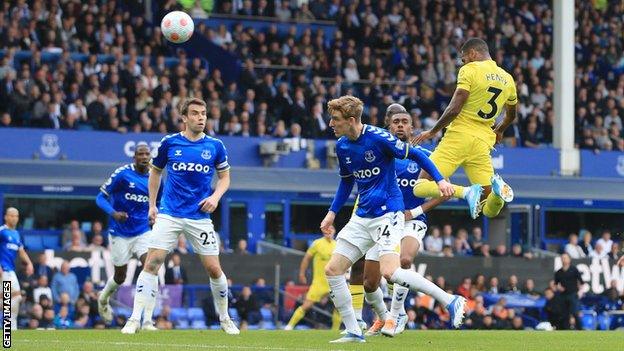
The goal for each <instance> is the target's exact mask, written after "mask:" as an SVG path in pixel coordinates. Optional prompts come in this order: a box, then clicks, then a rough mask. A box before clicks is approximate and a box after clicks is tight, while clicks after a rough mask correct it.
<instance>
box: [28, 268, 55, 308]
mask: <svg viewBox="0 0 624 351" xmlns="http://www.w3.org/2000/svg"><path fill="white" fill-rule="evenodd" d="M41 296H47V297H48V298H52V289H50V287H49V286H48V276H47V275H40V276H39V278H37V287H36V288H35V289H34V290H33V301H34V302H35V303H36V304H38V303H39V300H40V298H41ZM41 312H42V313H43V311H41Z"/></svg>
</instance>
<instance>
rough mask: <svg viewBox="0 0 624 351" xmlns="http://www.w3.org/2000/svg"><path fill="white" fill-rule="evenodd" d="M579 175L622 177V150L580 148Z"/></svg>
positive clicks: (623, 168) (623, 170) (623, 155)
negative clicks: (595, 151)
mask: <svg viewBox="0 0 624 351" xmlns="http://www.w3.org/2000/svg"><path fill="white" fill-rule="evenodd" d="M581 176H583V177H600V178H605V177H607V178H620V179H624V152H619V151H601V152H599V153H594V152H593V151H590V150H581Z"/></svg>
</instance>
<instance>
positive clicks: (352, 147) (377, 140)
mask: <svg viewBox="0 0 624 351" xmlns="http://www.w3.org/2000/svg"><path fill="white" fill-rule="evenodd" d="M362 110H363V104H362V101H360V100H359V99H358V98H356V97H353V96H343V97H341V98H338V99H334V100H332V101H330V102H329V103H328V111H329V113H330V115H331V121H330V126H331V127H332V128H333V130H334V133H335V134H336V136H337V137H339V139H338V142H337V143H336V154H337V156H338V162H339V166H340V176H341V181H340V185H339V187H338V190H337V191H336V196H335V198H334V201H333V203H332V205H331V207H330V209H329V211H328V212H327V215H326V216H325V218H324V219H323V221H322V222H321V230H322V231H323V232H329V231H330V230H331V229H332V228H331V227H332V226H333V222H334V219H335V217H336V213H337V212H338V211H339V210H340V208H341V207H342V206H343V205H344V203H345V202H346V200H347V198H348V196H349V194H350V193H351V190H352V189H353V185H354V184H355V183H357V185H358V189H357V191H358V196H359V203H358V208H357V210H356V212H355V214H354V215H353V216H352V217H351V219H350V220H349V223H347V225H346V226H345V227H344V228H343V229H342V230H341V231H340V233H339V234H338V240H337V244H336V250H335V251H334V253H333V254H332V257H331V259H330V261H329V263H328V264H327V266H326V267H325V274H326V275H327V281H328V282H329V286H330V289H331V292H330V297H331V298H332V300H333V302H334V305H335V306H336V309H338V311H339V312H340V314H341V316H342V320H343V321H344V323H345V327H346V331H347V334H346V335H344V336H343V337H342V338H340V339H337V340H334V341H332V342H364V341H365V340H364V337H363V336H362V330H361V329H360V328H359V326H358V323H357V320H356V318H355V312H354V310H353V306H352V305H351V295H350V293H349V289H348V287H347V282H346V280H345V277H344V274H345V273H346V271H347V270H348V269H349V267H351V265H353V263H355V262H356V261H357V260H358V259H359V258H360V257H362V256H364V254H365V253H367V252H368V250H369V249H371V248H372V247H373V246H375V245H378V251H377V252H378V255H379V257H378V260H379V266H380V271H381V274H382V275H383V276H384V277H385V278H386V279H387V280H388V281H389V282H393V283H398V284H400V285H403V286H406V287H408V288H410V289H415V288H416V286H418V278H419V277H418V275H417V274H416V272H414V271H410V270H406V269H402V268H401V267H400V260H399V255H398V251H399V250H398V246H399V244H400V241H401V239H402V237H403V226H404V222H405V218H404V214H403V211H404V205H403V197H402V195H401V190H400V189H399V187H398V185H397V181H396V171H395V163H394V159H395V158H399V159H404V158H408V159H410V160H413V161H416V163H418V164H419V165H420V166H421V167H422V168H423V169H425V170H426V171H427V173H429V174H433V175H432V177H433V178H434V179H435V181H436V182H437V184H438V187H439V190H440V193H441V195H443V196H450V195H452V194H453V187H452V186H451V185H450V184H449V183H448V182H447V181H446V180H444V178H442V176H441V175H440V173H439V172H438V170H437V169H436V168H435V165H433V163H432V162H431V161H430V160H429V158H428V157H427V155H426V154H424V153H423V152H422V151H420V150H419V149H417V148H414V147H410V146H409V145H407V144H406V143H404V142H402V141H401V140H398V139H397V138H396V137H394V136H393V135H391V134H390V133H388V132H387V131H385V130H383V129H380V128H377V127H373V126H368V125H364V124H362V121H361V116H362ZM371 258H372V257H371ZM420 278H422V277H420ZM450 302H451V301H448V303H450ZM451 313H453V311H451Z"/></svg>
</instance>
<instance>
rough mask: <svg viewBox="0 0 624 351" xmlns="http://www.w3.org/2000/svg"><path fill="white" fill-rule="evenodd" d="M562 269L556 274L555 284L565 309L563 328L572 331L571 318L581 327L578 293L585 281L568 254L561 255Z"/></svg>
mask: <svg viewBox="0 0 624 351" xmlns="http://www.w3.org/2000/svg"><path fill="white" fill-rule="evenodd" d="M561 264H562V267H561V269H559V270H558V271H557V272H556V273H555V284H557V290H558V291H559V295H560V297H561V303H562V307H563V322H562V324H561V328H562V329H564V330H568V329H570V316H573V317H574V319H575V320H576V325H577V326H578V325H580V324H579V321H578V308H579V296H578V291H579V287H580V285H581V284H583V279H582V278H581V273H580V272H579V271H578V269H576V267H575V266H574V265H572V261H571V259H570V256H569V255H568V254H565V253H564V254H562V255H561Z"/></svg>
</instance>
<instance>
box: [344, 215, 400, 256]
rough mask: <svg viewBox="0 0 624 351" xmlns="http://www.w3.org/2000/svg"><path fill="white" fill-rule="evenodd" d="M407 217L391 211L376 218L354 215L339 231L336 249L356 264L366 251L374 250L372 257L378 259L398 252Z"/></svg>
mask: <svg viewBox="0 0 624 351" xmlns="http://www.w3.org/2000/svg"><path fill="white" fill-rule="evenodd" d="M404 223H405V217H404V215H403V212H389V213H386V214H384V215H383V216H381V217H377V218H362V217H359V216H357V215H353V216H352V217H351V219H350V220H349V223H347V225H346V226H345V227H344V228H342V230H341V231H340V233H338V240H337V243H336V249H335V251H334V252H336V253H339V254H341V255H342V256H345V257H346V258H348V259H349V260H350V261H351V262H352V263H355V262H356V261H357V260H359V259H360V258H361V257H362V256H364V255H365V254H366V255H367V257H366V259H369V255H368V252H369V251H370V249H371V248H373V247H377V248H378V249H376V250H374V252H372V253H371V255H370V259H372V260H379V256H383V255H386V254H391V253H393V254H397V255H398V253H399V245H400V243H401V238H402V237H403V227H404Z"/></svg>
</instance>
